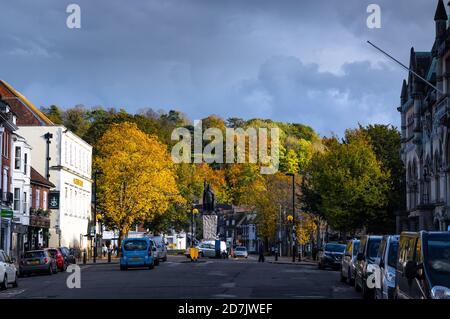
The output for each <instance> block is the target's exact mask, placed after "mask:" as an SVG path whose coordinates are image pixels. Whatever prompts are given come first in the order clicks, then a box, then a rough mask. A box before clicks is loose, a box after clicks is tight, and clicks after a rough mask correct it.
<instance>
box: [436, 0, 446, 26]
mask: <svg viewBox="0 0 450 319" xmlns="http://www.w3.org/2000/svg"><path fill="white" fill-rule="evenodd" d="M447 19H448V18H447V11H446V10H445V6H444V2H443V1H442V0H439V2H438V6H437V8H436V13H435V15H434V21H439V20H440V21H445V20H447Z"/></svg>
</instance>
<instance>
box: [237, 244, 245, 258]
mask: <svg viewBox="0 0 450 319" xmlns="http://www.w3.org/2000/svg"><path fill="white" fill-rule="evenodd" d="M234 257H236V258H238V257H243V258H248V252H247V247H245V246H238V247H236V248H235V249H234Z"/></svg>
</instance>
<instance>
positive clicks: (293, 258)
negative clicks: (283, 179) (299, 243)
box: [286, 173, 296, 262]
mask: <svg viewBox="0 0 450 319" xmlns="http://www.w3.org/2000/svg"><path fill="white" fill-rule="evenodd" d="M286 176H292V238H294V236H295V234H294V230H295V229H294V228H295V174H294V173H286ZM289 216H291V215H289ZM289 216H288V218H289ZM295 248H296V242H295V241H293V243H292V262H295V250H296V249H295Z"/></svg>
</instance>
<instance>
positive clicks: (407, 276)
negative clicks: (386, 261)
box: [394, 231, 450, 299]
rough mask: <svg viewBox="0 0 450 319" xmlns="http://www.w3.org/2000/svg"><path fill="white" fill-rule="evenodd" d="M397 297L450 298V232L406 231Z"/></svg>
mask: <svg viewBox="0 0 450 319" xmlns="http://www.w3.org/2000/svg"><path fill="white" fill-rule="evenodd" d="M394 298H402V299H403V298H408V299H430V298H432V299H450V232H427V231H421V232H403V233H402V234H401V235H400V242H399V247H398V257H397V269H396V276H395V292H394Z"/></svg>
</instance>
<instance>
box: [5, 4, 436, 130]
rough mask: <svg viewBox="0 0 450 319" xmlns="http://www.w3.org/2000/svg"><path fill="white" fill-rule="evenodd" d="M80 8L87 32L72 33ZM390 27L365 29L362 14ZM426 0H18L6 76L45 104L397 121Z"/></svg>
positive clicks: (333, 125) (9, 25)
mask: <svg viewBox="0 0 450 319" xmlns="http://www.w3.org/2000/svg"><path fill="white" fill-rule="evenodd" d="M73 2H74V3H78V4H79V5H80V6H81V9H82V28H81V29H80V30H69V29H68V28H66V26H65V23H66V18H67V13H66V12H65V10H66V7H67V5H68V4H69V3H73ZM370 3H377V4H379V5H380V6H381V9H382V28H381V29H377V30H370V29H368V28H367V27H366V18H367V15H368V14H367V13H366V8H367V5H368V4H370ZM436 3H437V1H429V0H413V1H412V0H396V1H393V0H391V1H389V0H382V1H381V0H380V1H377V0H372V1H365V0H346V1H325V0H321V1H317V0H316V1H313V0H310V1H298V0H297V1H272V0H270V1H269V0H267V1H266V0H247V1H242V0H234V1H231V0H177V1H175V0H158V1H156V0H154V1H152V0H151V1H138V0H133V1H126V2H124V1H119V0H112V1H111V0H109V1H106V0H97V1H92V0H90V1H87V0H72V1H70V2H69V1H61V0H40V1H32V0H28V1H25V0H15V1H9V2H8V3H7V4H3V5H2V19H0V27H1V30H2V31H3V32H2V33H1V34H0V43H1V46H0V61H1V62H0V77H1V78H2V79H4V80H6V81H8V82H10V83H11V84H12V85H14V86H15V87H16V88H17V89H19V90H20V91H22V93H24V94H26V95H27V96H29V98H30V99H31V100H33V101H34V102H35V103H36V104H37V105H49V104H58V105H61V106H65V107H68V106H73V105H75V104H79V103H82V104H85V105H88V106H93V105H104V106H116V107H125V108H127V109H128V110H129V111H136V110H137V109H139V108H142V107H153V108H156V109H159V108H164V109H170V108H176V109H179V110H182V111H184V112H185V113H187V114H189V115H190V116H191V117H192V118H200V117H202V116H206V115H208V114H210V113H215V114H219V115H221V116H222V117H224V118H226V117H229V116H241V117H245V118H251V117H271V118H273V119H275V120H287V121H298V122H301V123H306V124H309V125H311V126H313V127H314V128H315V129H317V130H319V131H320V133H322V134H329V133H330V132H336V133H339V134H342V132H343V130H344V129H345V128H347V127H354V126H356V125H357V123H358V122H361V123H370V122H383V123H393V124H394V125H398V124H399V115H398V113H397V112H396V107H397V104H398V100H399V98H398V96H399V93H400V92H399V90H400V86H401V80H402V78H403V77H405V76H406V72H405V71H403V70H402V69H400V68H399V67H398V66H396V65H394V64H392V63H391V62H390V61H388V60H386V59H385V58H384V57H383V56H381V55H380V54H378V53H377V52H376V51H374V50H373V49H372V48H370V47H368V46H367V44H366V43H365V41H366V40H368V39H370V40H372V41H374V42H375V43H377V44H379V45H380V46H382V47H383V48H385V49H387V50H388V51H390V52H391V53H392V54H394V55H395V56H397V57H398V58H399V59H401V60H402V61H404V62H406V63H408V57H409V48H410V47H411V46H412V45H414V46H415V47H416V49H417V50H429V49H430V47H431V45H432V42H433V40H434V22H433V16H434V11H435V8H436Z"/></svg>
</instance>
